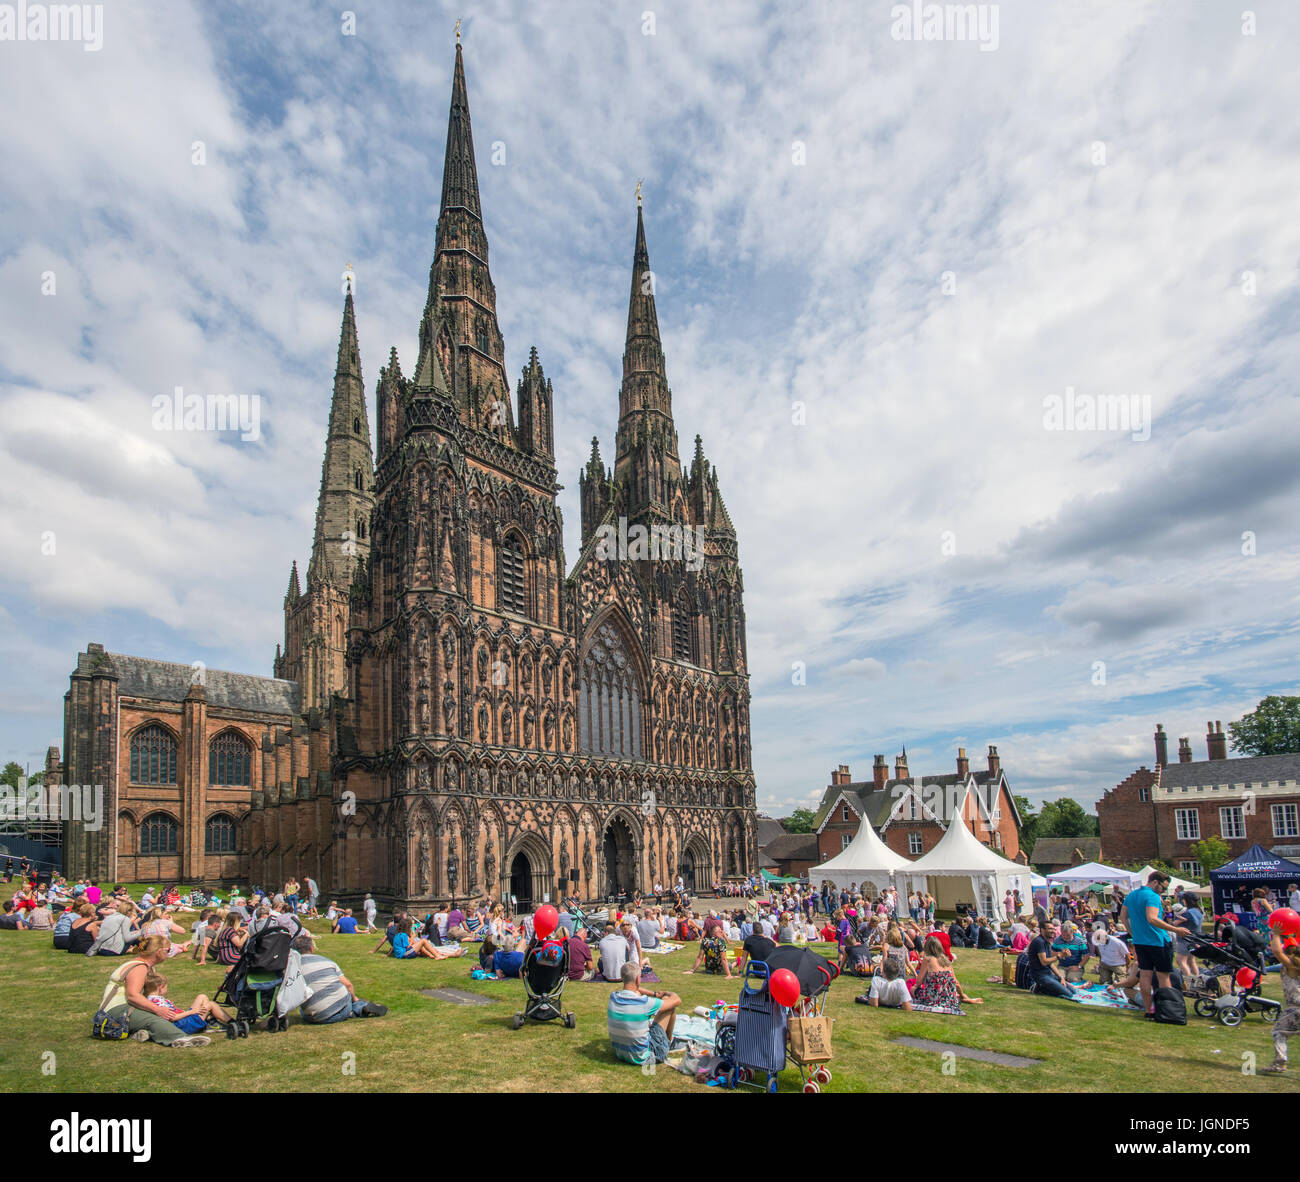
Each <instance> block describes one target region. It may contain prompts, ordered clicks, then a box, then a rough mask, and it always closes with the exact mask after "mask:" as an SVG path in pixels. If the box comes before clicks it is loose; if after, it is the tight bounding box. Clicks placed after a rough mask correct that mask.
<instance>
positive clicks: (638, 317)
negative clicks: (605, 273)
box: [614, 186, 682, 518]
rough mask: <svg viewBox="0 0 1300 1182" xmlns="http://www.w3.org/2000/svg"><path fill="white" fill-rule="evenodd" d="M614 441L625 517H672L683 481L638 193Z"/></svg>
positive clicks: (615, 460) (617, 476) (653, 282)
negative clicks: (649, 514) (646, 512)
mask: <svg viewBox="0 0 1300 1182" xmlns="http://www.w3.org/2000/svg"><path fill="white" fill-rule="evenodd" d="M638 189H639V186H638ZM615 442H616V447H615V456H614V479H615V480H616V481H618V482H619V483H620V484H622V485H623V487H624V490H625V495H624V504H625V506H626V508H627V511H628V517H629V518H633V517H636V516H640V515H641V512H642V510H645V509H651V510H653V511H655V512H656V513H657V514H658V515H661V516H662V515H671V513H672V507H673V501H674V499H675V496H676V494H677V493H678V492H679V490H680V488H681V484H682V472H681V460H680V458H679V456H678V453H677V429H676V427H675V426H674V425H673V402H672V392H671V391H670V390H669V389H668V376H667V372H666V369H665V365H664V351H663V346H662V344H661V343H660V340H659V316H658V313H657V312H656V311H655V276H654V272H653V271H652V270H651V269H650V251H649V248H648V247H647V246H646V240H645V219H644V218H643V216H642V213H641V198H640V193H639V192H638V194H637V209H636V246H635V248H634V249H633V252H632V286H631V291H630V293H629V295H628V305H627V340H626V343H625V344H624V347H623V383H622V386H621V387H620V389H619V396H618V433H617V438H616V441H615Z"/></svg>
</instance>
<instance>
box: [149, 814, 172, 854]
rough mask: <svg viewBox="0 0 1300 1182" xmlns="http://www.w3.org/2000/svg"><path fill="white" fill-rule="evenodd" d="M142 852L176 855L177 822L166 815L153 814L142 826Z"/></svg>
mask: <svg viewBox="0 0 1300 1182" xmlns="http://www.w3.org/2000/svg"><path fill="white" fill-rule="evenodd" d="M140 852H141V853H142V854H174V853H175V852H176V822H175V821H173V820H172V819H171V817H169V816H168V815H167V814H166V813H152V814H150V815H149V816H147V817H146V818H145V819H144V822H143V823H142V824H141V826H140Z"/></svg>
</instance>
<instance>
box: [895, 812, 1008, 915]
mask: <svg viewBox="0 0 1300 1182" xmlns="http://www.w3.org/2000/svg"><path fill="white" fill-rule="evenodd" d="M906 874H907V876H908V877H909V878H921V877H925V878H928V879H930V880H931V884H930V887H929V891H930V893H931V894H932V895H934V898H935V902H936V904H937V905H938V909H939V910H940V911H952V910H953V909H954V908H955V907H956V905H957V904H958V903H974V904H975V905H976V906H977V907H978V908H979V910H980V913H981V914H983V915H988V916H991V917H993V918H994V919H998V920H1003V919H1007V918H1008V916H1007V915H1006V909H1005V908H1004V907H1003V906H1002V898H1003V896H1004V895H1005V894H1006V893H1007V891H1008V890H1017V891H1019V892H1020V898H1021V899H1022V900H1028V899H1030V898H1031V897H1032V896H1031V887H1030V878H1031V874H1032V872H1031V871H1030V869H1029V867H1028V866H1022V865H1020V863H1019V862H1012V861H1011V860H1010V859H1009V858H1004V857H1003V856H1002V855H1001V854H998V853H994V852H993V850H991V849H989V847H988V846H986V845H984V844H982V843H981V842H980V840H979V838H977V837H976V836H975V834H973V833H972V832H971V831H970V827H969V826H968V825H967V824H966V822H965V820H964V819H963V818H962V816H961V814H960V813H959V814H958V815H957V817H956V818H954V819H953V821H952V822H951V823H950V824H949V826H948V831H947V832H946V833H945V834H944V835H943V837H942V838H941V839H940V841H939V844H938V845H937V846H935V847H934V849H932V850H931V851H930V852H929V853H928V854H926V855H924V856H923V857H920V858H918V859H917V860H916V861H915V862H910V863H908V865H907V867H906Z"/></svg>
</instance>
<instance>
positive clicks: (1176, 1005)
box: [1153, 988, 1187, 1026]
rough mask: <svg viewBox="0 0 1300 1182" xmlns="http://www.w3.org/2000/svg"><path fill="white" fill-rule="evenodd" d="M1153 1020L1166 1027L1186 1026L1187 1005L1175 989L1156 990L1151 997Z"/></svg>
mask: <svg viewBox="0 0 1300 1182" xmlns="http://www.w3.org/2000/svg"><path fill="white" fill-rule="evenodd" d="M1153 1001H1154V1003H1155V1020H1156V1021H1157V1022H1162V1023H1164V1024H1166V1025H1168V1026H1186V1025H1187V1003H1186V1002H1185V1001H1183V995H1182V994H1181V993H1179V992H1178V990H1177V989H1165V988H1157V989H1156V991H1155V995H1154V997H1153Z"/></svg>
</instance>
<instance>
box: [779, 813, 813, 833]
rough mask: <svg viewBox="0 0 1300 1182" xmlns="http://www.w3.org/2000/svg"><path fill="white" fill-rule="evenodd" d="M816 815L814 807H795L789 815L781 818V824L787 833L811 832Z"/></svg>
mask: <svg viewBox="0 0 1300 1182" xmlns="http://www.w3.org/2000/svg"><path fill="white" fill-rule="evenodd" d="M816 815H817V814H816V813H814V812H813V811H812V809H795V810H794V812H792V813H791V814H790V815H789V816H788V817H782V818H781V824H782V825H784V826H785V831H786V832H787V833H811V832H812V831H813V818H814V817H815V816H816Z"/></svg>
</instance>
